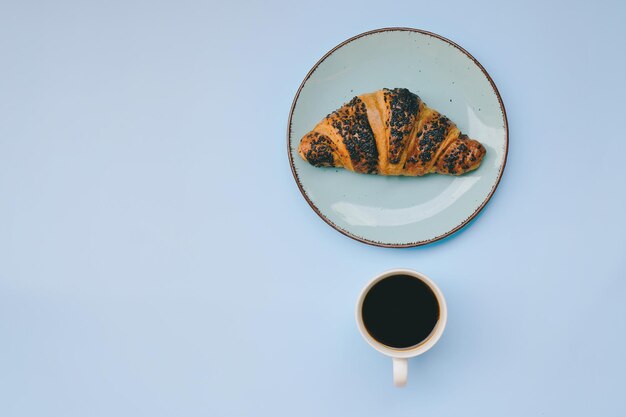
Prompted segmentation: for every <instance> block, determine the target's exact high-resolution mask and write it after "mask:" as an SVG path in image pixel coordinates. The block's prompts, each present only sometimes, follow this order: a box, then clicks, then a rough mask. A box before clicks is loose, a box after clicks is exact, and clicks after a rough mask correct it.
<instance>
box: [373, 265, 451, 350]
mask: <svg viewBox="0 0 626 417" xmlns="http://www.w3.org/2000/svg"><path fill="white" fill-rule="evenodd" d="M362 315H363V323H364V324H365V328H366V329H367V331H368V333H369V334H370V335H371V336H372V337H373V338H374V339H376V340H377V341H379V342H380V343H382V344H384V345H387V346H389V347H392V348H408V347H411V346H415V345H417V344H419V343H420V342H422V341H423V340H424V339H426V338H427V337H428V335H430V333H431V332H432V330H433V329H434V328H435V325H436V324H437V321H438V320H439V303H438V302H437V297H436V296H435V294H434V293H433V291H432V290H431V289H430V287H429V286H428V285H427V284H425V283H424V282H423V281H422V280H420V279H417V278H415V277H412V276H408V275H393V276H390V277H387V278H385V279H383V280H381V281H379V282H377V283H376V284H375V285H374V286H373V287H372V288H370V290H369V291H368V293H367V295H366V296H365V299H364V300H363V307H362Z"/></svg>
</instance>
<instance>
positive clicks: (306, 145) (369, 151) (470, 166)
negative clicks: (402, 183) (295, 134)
mask: <svg viewBox="0 0 626 417" xmlns="http://www.w3.org/2000/svg"><path fill="white" fill-rule="evenodd" d="M298 153H299V154H300V156H301V157H302V158H303V159H304V160H305V161H308V162H309V163H310V164H312V165H314V166H318V167H323V166H326V167H343V168H345V169H348V170H350V171H354V172H358V173H365V174H378V175H405V176H422V175H425V174H430V173H438V174H446V175H461V174H464V173H466V172H469V171H472V170H474V169H476V168H478V167H479V165H480V163H481V162H482V160H483V158H484V156H485V154H486V150H485V147H484V146H483V145H482V144H481V143H480V142H478V141H477V140H474V139H470V138H469V137H468V136H467V135H464V134H463V133H462V132H461V131H460V130H459V129H458V128H457V127H456V125H455V124H454V122H452V121H451V120H450V119H448V118H447V117H446V116H444V115H442V114H440V113H439V112H437V111H436V110H434V109H432V108H430V107H428V106H427V105H426V104H425V103H424V102H423V101H422V100H421V99H420V98H419V96H417V95H416V94H413V93H411V92H410V91H409V90H407V89H406V88H394V89H387V88H385V89H382V90H378V91H375V92H373V93H368V94H362V95H359V96H356V97H354V98H353V99H352V100H350V101H349V102H348V103H346V104H344V105H343V106H341V107H340V108H339V109H337V110H335V111H334V112H332V113H330V114H329V115H328V116H326V117H325V118H324V119H323V120H322V121H321V122H319V123H318V124H317V125H316V126H315V127H314V128H313V130H311V131H310V132H309V133H307V134H306V135H304V137H303V138H302V140H301V141H300V145H299V146H298Z"/></svg>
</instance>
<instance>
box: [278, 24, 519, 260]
mask: <svg viewBox="0 0 626 417" xmlns="http://www.w3.org/2000/svg"><path fill="white" fill-rule="evenodd" d="M383 32H415V33H419V34H422V35H427V36H431V37H434V38H436V39H439V40H441V41H444V42H446V43H448V44H449V45H451V46H453V47H455V48H457V49H458V50H459V51H461V52H462V53H464V54H465V55H466V56H467V57H468V58H469V59H471V60H472V62H474V64H476V66H478V68H479V69H480V70H481V71H482V72H483V74H484V75H485V77H486V78H487V80H488V81H489V84H491V87H492V88H493V91H494V93H495V94H496V97H497V98H498V103H499V104H500V109H501V110H502V116H503V117H504V159H503V161H502V165H501V167H500V172H499V173H498V177H497V178H496V181H495V183H494V184H493V186H492V188H491V191H489V194H488V195H487V198H485V200H484V201H483V202H482V203H481V204H480V205H479V206H478V208H476V210H474V212H473V213H472V214H471V215H470V216H469V217H468V218H467V219H465V220H463V221H462V222H461V223H460V224H459V225H457V226H455V227H454V228H452V229H450V230H449V231H447V232H446V233H444V234H441V235H438V236H435V237H432V238H430V239H426V240H420V241H417V242H408V243H387V242H377V241H375V240H370V239H366V238H364V237H361V236H357V235H355V234H353V233H351V232H349V231H348V230H345V229H343V228H342V227H340V226H338V225H336V224H335V223H333V222H332V221H331V220H330V219H329V218H327V217H326V216H325V215H324V214H323V213H322V212H321V211H320V209H319V208H318V207H317V206H316V205H315V203H313V201H311V199H310V198H309V196H308V195H307V193H306V192H305V191H304V188H303V186H302V183H301V182H300V178H299V177H298V172H297V171H296V167H295V164H294V162H293V156H292V155H291V131H292V128H291V126H292V123H293V120H292V119H293V112H294V110H295V108H296V103H297V102H298V98H299V97H300V92H301V91H302V89H303V88H304V85H305V84H306V83H307V81H308V80H309V78H310V77H311V75H313V73H314V72H315V71H316V70H317V68H318V67H319V66H320V64H321V63H322V62H324V61H325V60H326V58H328V57H329V56H330V55H332V54H333V53H334V52H335V51H337V50H338V49H339V48H342V47H343V46H345V45H347V44H349V43H350V42H353V41H355V40H357V39H360V38H362V37H365V36H368V35H374V34H377V33H383ZM508 154H509V123H508V118H507V115H506V108H505V107H504V102H503V101H502V97H501V96H500V92H499V91H498V87H497V86H496V83H495V82H494V81H493V79H492V78H491V76H490V75H489V73H488V72H487V70H486V69H485V67H483V66H482V64H481V63H480V62H479V61H478V60H477V59H476V58H474V56H473V55H472V54H470V53H469V52H468V51H466V50H465V49H464V48H463V47H462V46H460V45H459V44H457V43H456V42H454V41H451V40H450V39H448V38H445V37H443V36H441V35H438V34H436V33H433V32H429V31H427V30H423V29H416V28H410V27H385V28H380V29H373V30H368V31H366V32H362V33H359V34H358V35H355V36H352V37H351V38H348V39H346V40H345V41H343V42H341V43H339V44H338V45H336V46H335V47H334V48H332V49H330V50H329V51H328V52H326V53H325V54H324V56H322V57H321V58H320V59H319V60H318V61H317V62H316V63H315V64H314V65H313V67H311V69H310V70H309V72H308V73H307V74H306V76H305V77H304V79H303V80H302V82H301V83H300V86H299V87H298V90H297V91H296V95H295V96H294V98H293V102H292V103H291V108H290V110H289V119H288V121H287V157H288V158H289V166H290V167H291V173H292V175H293V178H294V180H295V181H296V184H297V185H298V189H299V190H300V193H301V194H302V196H303V197H304V199H305V200H306V202H307V203H308V204H309V206H310V207H311V208H312V209H313V211H314V212H315V213H316V214H317V215H318V216H319V217H320V218H321V219H322V220H323V221H324V222H326V224H328V225H329V226H330V227H332V228H333V229H335V230H336V231H338V232H339V233H341V234H343V235H345V236H348V237H349V238H351V239H354V240H356V241H359V242H362V243H365V244H368V245H372V246H378V247H384V248H411V247H417V246H423V245H428V244H429V243H433V242H437V241H439V240H441V239H445V238H446V237H448V236H450V235H452V234H454V233H456V232H458V231H459V230H461V229H462V228H463V227H465V226H466V225H467V224H469V223H470V222H471V221H472V220H473V219H474V218H475V217H476V216H477V215H478V214H479V213H480V212H481V211H482V210H483V208H485V206H486V205H487V203H488V202H489V201H490V200H491V197H492V196H493V194H494V193H495V191H496V189H497V188H498V185H500V180H501V179H502V174H503V173H504V168H505V167H506V161H507V157H508Z"/></svg>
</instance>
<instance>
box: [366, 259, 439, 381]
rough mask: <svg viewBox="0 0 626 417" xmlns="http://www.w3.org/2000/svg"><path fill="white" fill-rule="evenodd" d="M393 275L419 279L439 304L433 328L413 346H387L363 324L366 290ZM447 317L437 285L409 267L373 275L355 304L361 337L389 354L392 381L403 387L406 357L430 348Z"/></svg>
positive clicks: (437, 339) (416, 354) (406, 365)
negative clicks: (391, 363)
mask: <svg viewBox="0 0 626 417" xmlns="http://www.w3.org/2000/svg"><path fill="white" fill-rule="evenodd" d="M394 275H407V276H410V277H413V278H415V279H419V280H420V281H422V282H423V283H425V284H426V285H428V287H429V288H430V289H431V290H432V292H433V293H434V295H435V298H436V299H437V302H438V304H439V319H438V320H437V322H436V324H435V326H434V327H433V330H432V331H431V332H430V334H429V335H428V336H427V337H426V338H425V339H424V340H422V341H421V342H419V343H418V344H416V345H414V346H410V347H407V348H395V347H391V346H387V345H385V344H383V343H381V342H379V341H378V340H376V339H375V338H374V337H373V336H372V335H370V333H369V332H368V331H367V328H366V327H365V324H364V323H363V313H362V310H363V301H364V300H365V297H366V296H367V294H368V292H369V291H370V290H371V289H372V287H374V285H376V284H377V283H378V282H380V281H382V280H384V279H385V278H388V277H390V276H394ZM447 319H448V309H447V307H446V300H445V299H444V297H443V293H442V292H441V290H440V289H439V287H437V285H436V284H435V283H434V282H433V281H432V280H431V279H430V278H428V277H427V276H426V275H424V274H422V273H419V272H416V271H413V270H410V269H392V270H390V271H386V272H383V273H382V274H380V275H378V276H376V277H374V279H372V280H371V281H370V282H369V283H368V284H367V285H366V286H365V288H363V291H361V294H360V295H359V299H358V302H357V304H356V322H357V326H358V327H359V331H360V332H361V335H363V338H364V339H365V340H366V341H367V343H369V344H370V345H371V346H372V347H373V348H374V349H376V350H377V351H379V352H380V353H382V354H384V355H387V356H390V357H391V359H392V361H393V383H394V385H395V386H397V387H403V386H405V385H406V381H407V377H408V368H409V366H408V359H409V358H412V357H415V356H418V355H421V354H422V353H424V352H426V351H427V350H429V349H430V348H432V347H433V346H434V345H435V343H437V341H439V338H441V335H442V334H443V330H444V329H445V327H446V322H447Z"/></svg>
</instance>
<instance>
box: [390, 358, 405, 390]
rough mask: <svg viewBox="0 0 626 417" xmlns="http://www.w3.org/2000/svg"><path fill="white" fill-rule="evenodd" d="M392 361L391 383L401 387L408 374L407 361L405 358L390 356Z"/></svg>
mask: <svg viewBox="0 0 626 417" xmlns="http://www.w3.org/2000/svg"><path fill="white" fill-rule="evenodd" d="M391 360H392V361H393V385H395V386H396V387H403V386H405V385H406V380H407V378H408V376H409V361H408V360H407V359H406V358H391Z"/></svg>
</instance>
